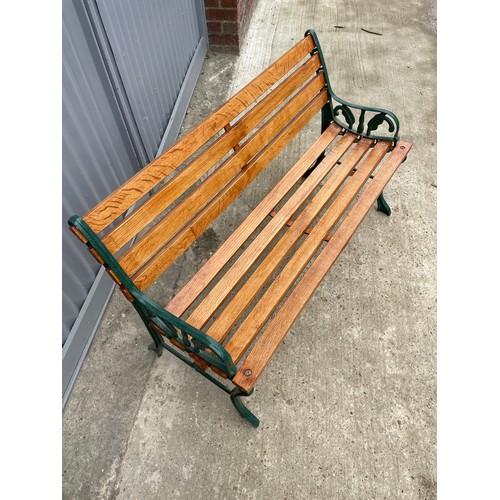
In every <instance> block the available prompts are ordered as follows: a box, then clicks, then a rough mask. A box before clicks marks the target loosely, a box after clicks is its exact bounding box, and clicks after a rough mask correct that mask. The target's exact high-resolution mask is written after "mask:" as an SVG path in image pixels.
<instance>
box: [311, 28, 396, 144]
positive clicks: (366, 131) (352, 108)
mask: <svg viewBox="0 0 500 500" xmlns="http://www.w3.org/2000/svg"><path fill="white" fill-rule="evenodd" d="M308 35H311V36H312V38H313V40H314V43H315V45H316V48H315V49H314V50H313V53H315V52H317V54H318V56H319V59H320V61H321V66H322V70H323V73H324V75H325V80H326V86H327V89H328V93H329V95H330V100H329V102H328V103H327V104H326V105H325V106H324V109H322V110H321V118H322V126H321V128H322V131H323V127H324V126H325V123H326V122H323V119H325V120H330V121H329V122H328V123H331V122H332V121H334V122H335V123H337V124H338V125H340V126H341V127H342V128H344V129H346V130H349V131H350V132H352V133H354V134H357V135H358V136H360V137H370V138H372V139H375V140H384V141H391V142H392V143H393V147H394V146H395V145H396V144H397V142H398V141H399V136H398V134H399V120H398V118H397V116H396V115H395V114H394V113H393V112H392V111H389V110H387V109H382V108H372V107H368V106H361V105H359V104H353V103H350V102H347V101H344V100H343V99H341V98H340V97H338V96H337V95H335V92H333V89H332V86H331V83H330V78H329V76H328V70H327V68H326V64H325V58H324V55H323V51H322V50H321V45H320V43H319V40H318V36H317V35H316V32H315V31H314V30H313V29H308V30H307V31H306V32H305V34H304V36H308ZM334 101H335V102H334ZM367 113H368V114H369V116H370V117H369V119H368V117H367V116H366V115H367ZM340 115H342V117H343V120H342V119H341V118H340ZM367 120H368V121H367ZM383 123H385V124H386V125H387V128H388V131H389V132H390V133H393V135H374V134H373V132H374V131H376V130H377V129H378V127H379V126H380V125H382V124H383Z"/></svg>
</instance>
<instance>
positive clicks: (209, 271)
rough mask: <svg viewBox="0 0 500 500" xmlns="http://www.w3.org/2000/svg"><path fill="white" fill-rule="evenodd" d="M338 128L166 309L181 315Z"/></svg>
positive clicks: (311, 150) (334, 131) (336, 128)
mask: <svg viewBox="0 0 500 500" xmlns="http://www.w3.org/2000/svg"><path fill="white" fill-rule="evenodd" d="M340 131H341V129H340V127H339V126H338V125H337V124H335V123H332V124H331V125H330V126H329V127H328V128H327V129H326V130H325V132H324V133H323V134H322V135H321V136H320V137H319V138H318V139H317V140H316V141H315V142H314V144H312V146H311V147H310V148H309V149H308V150H307V151H306V153H305V154H304V156H303V157H301V158H300V159H299V161H297V162H296V163H295V165H294V166H293V167H292V168H290V170H288V172H287V173H286V174H285V175H284V176H283V178H282V179H281V180H280V181H279V182H278V183H277V184H276V186H275V187H274V188H273V189H272V191H270V192H269V193H268V194H267V195H266V197H265V198H264V199H263V200H262V201H261V202H260V203H259V204H258V205H257V207H256V208H255V209H254V210H253V211H252V212H251V214H250V215H249V216H248V217H247V218H246V219H245V220H244V221H243V222H242V223H241V225H240V226H239V227H238V228H237V229H236V230H235V231H234V232H233V234H232V235H231V236H230V237H229V238H228V239H227V240H226V241H225V242H224V243H223V244H222V246H221V247H220V248H219V249H218V250H217V251H216V252H215V253H214V255H212V257H210V259H209V260H208V261H207V262H206V263H205V265H204V266H203V267H202V268H201V269H200V270H199V271H198V272H197V273H196V274H195V275H194V276H193V277H192V278H191V280H190V281H189V282H188V283H187V284H186V285H185V286H184V287H183V288H182V289H181V290H180V291H179V292H178V293H177V294H176V296H175V297H174V298H173V299H172V300H171V301H170V302H169V303H168V304H167V305H166V309H168V310H169V311H170V312H172V313H173V314H175V315H177V316H181V315H182V314H184V312H185V311H186V310H187V308H188V307H189V306H190V305H191V304H192V303H193V302H194V301H195V300H196V298H197V297H198V296H199V295H200V293H202V292H203V290H204V289H205V288H206V287H207V286H208V285H209V283H210V282H211V281H212V280H213V279H214V278H215V276H216V275H217V274H218V273H219V271H220V270H221V269H222V268H223V267H224V266H225V265H226V264H227V263H228V262H229V260H230V259H231V258H232V257H233V256H234V255H235V253H236V252H237V251H238V250H239V249H240V248H241V246H242V245H243V243H244V242H245V241H246V240H247V239H248V238H249V237H250V235H251V234H252V233H253V232H254V231H255V230H256V229H257V227H258V226H259V225H260V224H261V223H262V221H263V220H264V219H265V218H266V217H267V216H268V213H269V212H270V211H271V210H272V209H273V208H274V207H275V206H276V205H277V204H278V203H279V201H280V200H281V199H283V197H285V196H286V195H287V194H288V193H289V192H290V190H291V189H292V188H293V187H294V186H295V184H296V183H297V181H298V180H299V179H300V178H301V177H302V176H303V175H304V173H305V172H306V171H307V169H308V168H309V167H310V166H311V164H312V163H314V161H315V160H316V158H317V157H318V156H319V155H320V154H321V152H322V151H324V150H325V149H326V148H327V147H328V145H329V144H330V143H331V142H332V141H333V140H334V139H335V137H337V135H338V134H339V132H340Z"/></svg>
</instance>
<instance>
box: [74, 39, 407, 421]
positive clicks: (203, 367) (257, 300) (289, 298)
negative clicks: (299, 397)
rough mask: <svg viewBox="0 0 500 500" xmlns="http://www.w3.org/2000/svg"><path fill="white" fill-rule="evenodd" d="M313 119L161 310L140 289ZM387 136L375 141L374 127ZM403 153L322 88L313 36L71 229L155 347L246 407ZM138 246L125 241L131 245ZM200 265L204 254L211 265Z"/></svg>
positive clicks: (386, 119)
mask: <svg viewBox="0 0 500 500" xmlns="http://www.w3.org/2000/svg"><path fill="white" fill-rule="evenodd" d="M318 113H321V134H320V135H319V137H318V138H317V140H316V141H315V142H314V143H313V144H312V145H311V146H310V148H309V149H308V150H307V151H305V152H304V154H303V156H302V157H301V158H300V159H299V160H298V161H297V162H296V163H295V164H294V165H293V166H292V167H291V168H290V169H289V170H288V171H287V172H286V174H285V175H284V176H283V177H282V178H281V179H280V180H279V182H278V183H277V184H276V185H275V186H274V187H273V188H272V189H271V190H270V191H269V192H268V193H267V194H266V195H265V196H264V198H263V199H262V201H261V202H260V203H259V204H258V205H257V206H256V207H255V209H254V210H253V211H252V212H251V213H250V215H249V216H248V217H247V218H246V219H245V220H244V221H243V222H242V223H241V225H240V226H239V227H238V228H237V229H236V230H235V231H234V232H233V234H232V235H231V236H230V237H229V238H228V239H227V240H226V241H224V242H223V244H222V245H221V247H220V248H219V249H218V250H217V251H216V252H215V253H214V254H213V255H211V256H210V258H208V260H207V261H206V262H205V264H204V265H203V266H202V267H201V268H200V269H199V270H198V271H197V272H196V274H195V275H194V276H193V277H192V278H191V279H190V280H189V282H188V283H187V284H186V285H185V286H184V287H183V288H182V289H181V290H180V291H179V292H178V293H177V294H176V295H175V296H174V297H173V298H172V300H170V302H169V303H168V304H167V305H166V306H165V307H162V306H161V305H159V304H157V303H156V302H155V301H153V300H152V299H151V298H150V297H148V295H147V294H146V293H145V290H146V289H147V288H148V287H149V286H150V285H151V284H152V283H153V282H154V281H155V280H156V279H158V277H159V276H161V275H162V274H163V273H164V272H165V270H166V269H167V268H168V267H169V266H170V265H171V264H172V263H173V262H175V261H176V259H177V258H178V257H179V256H180V255H182V254H183V252H185V251H186V250H187V249H188V248H189V247H190V246H191V245H192V244H193V243H194V242H195V241H196V240H197V238H198V237H199V236H200V235H201V234H202V233H203V232H204V231H205V230H206V229H207V228H208V227H209V226H210V225H211V223H212V222H213V221H214V220H215V219H216V218H218V217H219V216H220V215H221V213H222V212H223V211H224V210H225V209H226V208H227V207H228V206H229V205H230V204H231V203H232V202H233V201H234V200H235V199H236V197H237V196H238V195H239V194H240V193H241V192H242V191H243V190H244V189H246V188H247V187H248V186H249V185H250V183H251V182H252V181H253V180H254V179H255V178H256V176H257V175H258V174H259V173H260V172H262V171H263V170H264V168H266V167H267V166H268V165H269V164H270V163H271V161H272V160H273V159H274V158H275V157H276V156H277V155H278V154H279V153H280V152H281V151H282V150H283V148H284V147H285V146H286V145H287V144H289V143H290V141H291V140H292V139H293V138H294V137H295V136H296V135H297V134H298V133H299V132H300V131H301V130H302V129H304V127H306V126H307V124H308V123H309V122H310V121H311V119H312V118H313V117H314V116H315V115H317V114H318ZM380 127H382V128H383V129H384V130H383V131H382V132H383V133H382V135H381V134H380V132H378V129H379V128H380ZM410 148H411V144H409V143H407V142H403V141H400V140H399V122H398V119H397V117H396V116H395V115H394V113H392V112H390V111H388V110H385V109H379V108H369V107H365V106H359V105H355V104H351V103H348V102H346V101H344V100H342V99H340V98H339V97H337V96H336V95H335V94H334V92H333V90H332V87H331V85H330V80H329V78H328V73H327V70H326V66H325V61H324V57H323V53H322V51H321V47H320V44H319V41H318V38H317V36H316V33H315V32H314V31H313V30H308V31H307V32H306V33H305V35H304V38H303V39H302V40H301V41H300V42H299V43H297V44H296V45H295V46H293V47H292V48H291V49H290V50H288V51H287V52H286V53H285V54H284V55H283V56H282V57H280V58H279V59H278V60H277V61H276V62H275V63H274V64H272V65H271V66H270V67H269V68H267V69H266V70H265V71H263V72H262V73H261V74H260V75H259V76H257V77H256V78H255V79H254V80H252V81H251V82H250V83H249V84H248V85H246V86H245V87H244V88H243V89H241V90H240V91H239V92H238V93H237V94H236V95H235V96H233V97H232V98H231V99H229V100H228V101H227V102H226V103H225V104H224V105H222V106H221V107H220V108H219V109H218V110H216V111H215V112H214V113H213V114H212V115H210V116H209V117H208V118H206V119H205V120H203V121H202V122H201V123H200V124H199V125H197V126H196V127H195V128H194V129H193V130H192V131H191V132H189V133H188V134H187V135H185V136H184V137H182V138H181V139H179V140H178V141H177V142H176V143H175V144H174V145H173V146H172V147H171V148H170V149H169V150H168V151H166V152H165V153H164V154H163V155H162V156H160V157H159V158H157V159H156V160H154V161H153V162H152V163H150V164H149V165H148V166H146V167H145V168H144V169H142V170H141V171H140V172H138V173H137V174H136V175H135V176H134V177H132V178H131V179H129V180H128V181H127V182H125V183H124V184H123V185H122V186H121V187H119V188H118V189H117V190H115V191H114V192H113V193H111V194H110V195H109V196H108V197H107V198H106V199H104V200H103V201H102V202H100V203H99V204H98V205H97V206H96V207H94V208H93V209H92V210H90V211H89V212H88V213H87V214H86V215H85V216H83V217H79V216H76V215H75V216H73V217H71V218H70V219H69V225H70V229H71V230H72V231H73V233H74V234H75V235H76V236H77V237H78V238H79V239H80V240H81V241H82V242H83V243H84V244H85V245H86V246H87V248H88V250H89V251H90V252H91V253H92V255H93V256H94V257H95V258H96V259H97V260H98V261H99V262H100V263H101V264H102V265H103V266H105V268H106V270H107V272H108V273H109V274H110V275H111V277H112V278H113V279H114V280H115V281H116V283H117V284H118V286H119V288H120V290H121V291H122V293H123V294H124V296H125V297H126V298H127V299H128V300H129V301H130V302H131V303H132V305H133V306H134V308H135V310H136V311H137V313H138V314H139V316H140V317H141V319H142V320H143V322H144V324H145V326H146V329H147V331H148V332H149V334H150V336H151V337H152V339H153V345H152V349H154V350H155V351H156V353H157V355H160V354H161V353H162V352H163V350H164V349H166V350H168V351H169V352H171V353H172V354H174V355H175V356H177V357H178V358H179V359H181V360H182V361H184V362H185V363H186V364H188V365H190V366H191V367H192V368H193V369H194V370H196V371H197V372H198V373H200V374H201V375H203V376H204V377H205V378H207V379H208V380H210V381H211V382H212V383H214V384H215V385H216V386H217V387H219V388H221V389H222V390H224V391H225V392H226V393H228V394H229V395H230V397H231V401H232V403H233V404H234V406H235V407H236V409H237V410H238V411H239V413H240V414H241V416H242V417H244V418H245V419H247V420H248V421H249V422H250V423H251V424H252V425H254V426H257V425H258V424H259V420H258V418H257V417H256V416H255V415H253V414H252V413H251V412H250V411H249V410H248V408H246V406H245V405H244V404H243V402H242V401H241V397H242V396H249V395H250V394H251V393H252V392H253V390H254V385H255V383H256V381H257V380H258V379H259V377H260V375H261V374H262V371H263V370H264V368H265V367H266V366H267V364H268V363H269V361H270V359H271V358H272V356H273V354H274V353H275V351H276V349H277V348H278V346H279V345H280V343H281V342H282V340H283V339H284V338H285V336H286V335H287V333H288V332H289V330H290V328H291V327H292V325H293V323H294V321H295V320H296V318H297V316H298V315H299V313H300V311H301V310H302V309H303V308H304V306H305V304H306V303H307V301H308V300H309V298H310V297H311V296H312V294H313V293H314V291H315V290H316V288H317V287H318V286H319V284H320V282H321V280H322V279H323V277H324V276H325V275H326V273H327V272H328V270H329V269H330V268H331V266H332V265H333V263H334V262H335V260H336V259H337V257H338V256H339V255H340V253H341V252H342V250H343V249H344V248H345V246H346V245H347V243H348V242H349V240H350V238H351V237H352V235H353V234H354V232H355V231H356V229H357V227H358V226H359V224H360V223H361V221H362V220H363V219H364V217H365V216H366V214H367V212H368V211H369V210H370V208H371V206H373V205H374V204H375V203H376V204H377V209H378V210H379V211H381V212H384V213H385V214H387V215H390V213H391V211H390V208H389V206H388V204H387V202H386V201H385V199H384V197H383V189H384V187H385V186H386V184H387V183H388V182H389V180H390V178H391V177H392V175H393V174H394V172H395V171H396V169H397V168H398V166H399V165H400V164H401V163H402V162H403V161H404V160H405V159H406V155H407V153H408V151H409V150H410ZM130 242H133V244H132V245H131V246H128V247H127V244H129V243H130ZM207 257H208V256H207Z"/></svg>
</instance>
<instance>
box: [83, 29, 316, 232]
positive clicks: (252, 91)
mask: <svg viewBox="0 0 500 500" xmlns="http://www.w3.org/2000/svg"><path fill="white" fill-rule="evenodd" d="M313 48H314V41H313V39H312V37H311V36H307V37H305V38H304V39H302V40H301V41H300V42H298V43H297V44H296V45H295V46H294V47H292V48H291V49H290V50H288V51H287V52H286V53H285V54H283V56H281V57H280V58H279V59H278V60H277V61H276V62H275V63H274V64H272V65H271V66H270V67H269V68H267V69H266V70H264V71H263V72H262V73H261V74H260V75H258V76H257V77H255V78H254V79H253V80H252V81H251V82H250V83H249V84H247V85H246V86H245V87H243V88H242V89H241V90H240V91H239V92H237V93H236V94H235V95H234V96H233V97H232V98H231V99H229V100H228V101H227V102H226V103H225V104H223V105H222V106H221V107H219V109H218V110H216V111H215V112H214V113H212V114H211V115H210V116H209V117H208V118H206V119H205V120H203V121H202V122H201V123H200V124H199V125H197V126H196V127H195V128H194V129H193V130H191V132H189V133H188V134H187V135H185V136H184V137H182V138H181V139H179V141H177V142H176V143H175V144H174V145H173V146H172V147H171V148H170V149H169V150H167V151H166V152H165V153H164V154H163V155H162V156H160V157H159V158H158V159H156V160H154V161H153V162H151V163H150V164H149V165H148V166H147V167H145V168H144V169H142V170H141V171H140V172H138V173H137V174H136V175H135V176H133V177H132V178H131V179H129V180H128V181H127V182H126V183H125V184H123V185H122V186H121V187H120V188H118V189H117V190H115V191H114V192H113V193H111V194H110V195H109V196H107V197H106V198H105V199H104V200H103V201H102V202H101V203H99V204H98V205H96V206H95V207H94V208H93V209H92V210H90V211H89V212H88V213H87V214H86V215H85V216H84V220H85V222H86V223H87V224H88V225H89V226H90V227H91V228H92V230H93V231H95V232H96V233H99V232H100V231H102V230H103V229H105V228H106V227H107V226H109V224H111V223H112V222H113V221H115V220H116V219H117V218H118V217H119V216H120V215H121V214H123V213H124V212H125V211H126V210H128V209H129V208H130V207H131V206H132V205H134V203H136V202H137V201H139V200H140V199H141V198H142V197H143V196H144V195H145V194H146V193H148V192H149V191H150V190H151V189H153V188H154V187H155V186H156V185H158V183H160V182H161V181H162V180H163V179H164V178H165V177H166V176H167V175H168V174H170V173H171V172H172V171H173V170H175V169H176V168H177V167H178V166H179V165H181V164H182V163H183V162H184V161H185V160H186V159H187V158H189V157H190V156H191V155H192V154H193V153H194V152H195V151H197V150H198V149H199V148H200V147H201V146H203V144H205V143H206V142H207V141H208V140H209V139H210V138H212V137H213V136H214V135H215V134H216V133H217V132H219V131H220V130H222V129H223V128H224V126H225V125H227V124H228V123H229V122H231V121H232V120H233V119H234V118H236V117H237V116H238V115H239V114H240V113H241V112H242V111H243V110H244V109H245V108H246V107H248V106H249V105H250V104H252V103H253V102H254V101H255V100H256V99H258V98H259V97H260V96H261V95H262V94H264V93H265V92H266V91H267V90H268V89H269V88H271V87H272V86H273V85H274V84H275V83H276V82H277V81H278V80H280V79H281V78H282V77H283V76H284V75H286V73H288V72H289V71H290V70H291V69H292V68H293V67H294V66H295V65H296V64H297V63H299V62H300V61H301V60H302V59H303V58H304V57H306V56H307V55H308V54H309V53H310V52H311V51H312V50H313Z"/></svg>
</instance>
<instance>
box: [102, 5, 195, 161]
mask: <svg viewBox="0 0 500 500" xmlns="http://www.w3.org/2000/svg"><path fill="white" fill-rule="evenodd" d="M196 4H197V2H195V1H194V0H190V1H186V0H169V1H168V2H166V1H165V0H145V1H142V2H137V1H136V0H97V5H98V7H99V12H100V14H101V18H102V22H103V25H104V27H105V29H106V34H107V36H108V40H109V43H110V46H111V48H112V50H113V54H114V58H115V60H116V64H117V66H118V69H119V71H120V75H121V77H122V81H123V85H124V88H125V91H126V93H127V96H128V99H129V102H130V106H131V108H132V111H133V113H134V116H135V119H136V123H137V127H138V129H139V131H140V133H141V137H142V140H143V143H144V146H145V148H146V151H147V153H148V155H149V157H150V159H153V158H154V157H155V155H156V152H157V150H158V145H159V144H160V141H161V139H162V137H163V134H164V132H165V128H166V126H167V124H168V121H169V119H170V116H171V112H172V110H173V107H174V105H175V102H176V100H177V97H178V95H179V92H180V89H181V86H182V83H183V81H184V79H185V76H186V72H187V70H188V67H189V65H190V63H191V60H192V58H193V55H194V52H195V50H196V48H197V47H198V44H199V41H200V38H201V37H202V33H200V30H199V24H198V18H197V12H196V8H197V5H196Z"/></svg>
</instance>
